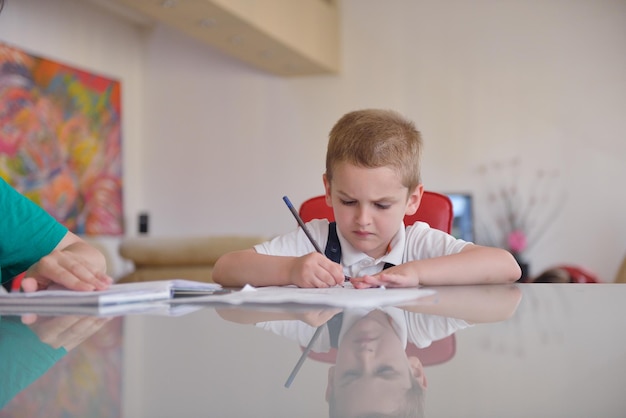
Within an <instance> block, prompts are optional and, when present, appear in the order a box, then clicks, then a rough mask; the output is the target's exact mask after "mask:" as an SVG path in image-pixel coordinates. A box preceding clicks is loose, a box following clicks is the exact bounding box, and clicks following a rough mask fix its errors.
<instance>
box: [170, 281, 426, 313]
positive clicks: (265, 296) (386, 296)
mask: <svg viewBox="0 0 626 418" xmlns="http://www.w3.org/2000/svg"><path fill="white" fill-rule="evenodd" d="M245 289H246V290H245V291H240V292H232V293H229V294H225V295H211V296H199V297H196V298H193V299H188V300H187V301H189V302H190V303H194V304H196V303H206V304H211V303H219V304H229V305H242V304H285V303H296V304H306V305H319V306H333V307H340V308H374V307H379V306H393V305H398V304H402V303H408V302H415V301H417V300H418V299H420V298H424V297H426V296H431V295H433V294H435V290H432V289H422V288H392V289H390V288H387V289H385V288H371V289H354V288H348V287H345V288H344V287H332V288H326V289H317V288H316V289H309V288H306V289H305V288H298V287H293V286H269V287H257V288H254V287H252V286H246V288H245ZM173 303H176V301H173Z"/></svg>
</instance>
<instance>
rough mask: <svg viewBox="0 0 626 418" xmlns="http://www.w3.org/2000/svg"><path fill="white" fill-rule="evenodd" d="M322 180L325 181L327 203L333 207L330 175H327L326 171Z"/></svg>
mask: <svg viewBox="0 0 626 418" xmlns="http://www.w3.org/2000/svg"><path fill="white" fill-rule="evenodd" d="M322 181H323V182H324V192H325V194H326V204H327V205H328V206H330V207H331V208H332V207H333V202H332V200H331V198H330V181H329V180H328V177H327V176H326V173H324V174H323V175H322Z"/></svg>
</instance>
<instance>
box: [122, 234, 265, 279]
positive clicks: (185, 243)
mask: <svg viewBox="0 0 626 418" xmlns="http://www.w3.org/2000/svg"><path fill="white" fill-rule="evenodd" d="M265 240H266V238H265V237H261V236H233V235H224V236H203V237H160V238H157V237H135V238H127V239H124V240H123V241H122V242H121V243H120V246H119V254H120V255H121V256H122V258H124V259H126V260H129V261H131V262H132V264H133V266H134V268H133V269H132V271H131V272H130V273H128V274H126V275H124V276H123V277H121V278H120V279H119V280H118V283H128V282H142V281H151V280H169V279H186V280H195V281H201V282H212V281H213V279H212V276H211V274H212V271H213V266H214V265H215V262H216V261H217V259H218V258H219V257H220V256H221V255H222V254H225V253H227V252H230V251H235V250H242V249H247V248H252V246H254V245H255V244H258V243H261V242H263V241H265Z"/></svg>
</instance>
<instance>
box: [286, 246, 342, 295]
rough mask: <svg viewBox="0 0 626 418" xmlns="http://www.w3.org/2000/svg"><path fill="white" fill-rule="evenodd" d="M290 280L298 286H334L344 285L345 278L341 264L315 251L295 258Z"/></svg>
mask: <svg viewBox="0 0 626 418" xmlns="http://www.w3.org/2000/svg"><path fill="white" fill-rule="evenodd" d="M289 280H290V281H291V283H292V284H295V285H296V286H298V287H333V286H337V285H343V282H344V280H345V278H344V275H343V269H342V267H341V265H340V264H337V263H335V262H334V261H331V260H329V259H328V258H326V256H324V255H323V254H320V253H317V252H315V253H310V254H307V255H303V256H301V257H296V258H295V262H294V264H293V265H292V268H291V270H290V272H289Z"/></svg>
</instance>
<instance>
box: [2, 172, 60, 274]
mask: <svg viewBox="0 0 626 418" xmlns="http://www.w3.org/2000/svg"><path fill="white" fill-rule="evenodd" d="M0 213H1V214H2V216H0V282H4V281H6V280H9V279H11V278H12V277H14V276H16V275H18V274H20V273H22V272H23V271H25V270H27V269H28V268H29V267H30V266H31V265H33V264H34V263H36V262H37V261H39V259H40V258H41V257H43V256H45V255H47V254H49V253H50V252H51V251H52V250H53V249H54V248H55V247H56V246H57V244H58V243H59V242H60V241H61V240H62V239H63V237H64V236H65V234H66V233H67V228H66V227H65V226H63V225H62V224H61V223H59V222H57V221H56V220H55V219H54V218H53V217H52V216H51V215H50V214H49V213H47V212H46V211H45V210H43V209H42V208H41V207H39V206H37V205H36V204H35V203H33V202H32V201H31V200H30V199H28V198H27V197H25V196H23V195H21V194H20V193H18V192H17V191H16V190H15V189H14V188H13V187H11V186H10V185H9V184H7V183H6V182H5V181H4V180H3V179H2V178H0Z"/></svg>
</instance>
